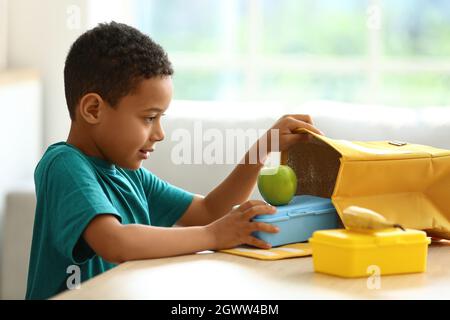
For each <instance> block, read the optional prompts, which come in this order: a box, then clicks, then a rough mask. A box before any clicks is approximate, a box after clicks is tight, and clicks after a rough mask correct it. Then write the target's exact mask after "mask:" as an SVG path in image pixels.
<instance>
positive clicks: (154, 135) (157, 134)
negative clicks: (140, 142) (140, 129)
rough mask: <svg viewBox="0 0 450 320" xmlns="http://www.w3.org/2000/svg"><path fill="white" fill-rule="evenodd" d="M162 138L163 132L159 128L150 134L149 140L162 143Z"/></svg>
mask: <svg viewBox="0 0 450 320" xmlns="http://www.w3.org/2000/svg"><path fill="white" fill-rule="evenodd" d="M164 137H165V134H164V130H163V129H162V128H161V127H159V128H158V129H157V130H155V131H154V132H152V134H151V136H150V140H153V141H162V140H164Z"/></svg>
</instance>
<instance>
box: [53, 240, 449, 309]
mask: <svg viewBox="0 0 450 320" xmlns="http://www.w3.org/2000/svg"><path fill="white" fill-rule="evenodd" d="M380 281H381V282H380V288H379V289H376V288H372V289H370V287H373V284H374V283H373V282H371V284H372V286H368V279H367V278H359V279H343V278H338V277H333V276H328V275H325V274H319V273H315V272H314V271H313V264H312V258H311V257H303V258H294V259H286V260H278V261H261V260H254V259H250V258H245V257H239V256H234V255H230V254H225V253H217V252H210V251H205V252H201V253H197V254H193V255H186V256H180V257H173V258H164V259H153V260H140V261H132V262H127V263H124V264H121V265H119V266H117V267H116V268H114V269H112V270H110V271H108V272H105V273H104V274H101V275H99V276H97V277H95V278H93V279H90V280H89V281H87V282H85V283H83V284H82V285H81V288H80V289H78V290H72V291H66V292H64V293H62V294H60V295H57V296H55V297H54V299H155V300H160V299H181V300H184V299H219V300H222V299H450V242H445V241H441V242H437V243H433V244H431V246H430V247H429V251H428V269H427V272H426V273H419V274H407V275H395V276H382V277H381V280H380Z"/></svg>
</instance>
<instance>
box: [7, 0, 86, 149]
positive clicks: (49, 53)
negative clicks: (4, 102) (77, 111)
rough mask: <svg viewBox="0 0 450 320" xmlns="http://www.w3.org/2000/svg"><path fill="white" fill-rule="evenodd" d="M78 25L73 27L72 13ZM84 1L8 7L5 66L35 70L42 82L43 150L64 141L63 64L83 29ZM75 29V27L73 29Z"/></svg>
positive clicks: (21, 0)
mask: <svg viewBox="0 0 450 320" xmlns="http://www.w3.org/2000/svg"><path fill="white" fill-rule="evenodd" d="M73 6H75V8H79V12H80V19H79V20H80V25H79V26H78V28H74V24H73V21H74V19H73V11H70V12H68V10H70V8H72V9H73V8H74V7H73ZM85 12H86V0H57V1H55V0H39V1H35V0H14V1H10V2H9V6H8V18H9V19H8V20H9V21H8V25H9V28H8V50H7V51H8V67H9V68H23V67H32V68H35V69H37V70H38V71H39V72H40V74H41V77H42V80H43V101H44V110H43V132H42V138H43V141H44V143H43V144H44V145H43V149H45V148H46V147H47V146H48V145H49V144H51V143H54V142H56V141H59V140H65V138H66V137H67V133H68V130H69V128H70V118H69V114H68V111H67V107H66V103H65V97H64V82H63V80H64V78H63V70H64V61H65V57H66V55H67V52H68V50H69V48H70V45H71V44H72V43H73V41H74V40H75V39H76V38H77V37H78V36H79V35H80V34H81V33H82V32H83V31H84V30H85V27H84V26H85V25H86V20H87V16H86V14H85ZM75 27H76V26H75Z"/></svg>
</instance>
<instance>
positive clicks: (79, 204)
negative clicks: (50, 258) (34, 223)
mask: <svg viewBox="0 0 450 320" xmlns="http://www.w3.org/2000/svg"><path fill="white" fill-rule="evenodd" d="M47 205H48V206H49V209H50V210H49V212H50V213H51V215H52V216H51V219H50V224H51V225H50V237H51V241H52V243H53V244H54V245H55V246H56V249H57V250H58V251H59V252H60V253H61V254H62V255H63V256H65V257H67V258H69V259H70V260H71V261H72V262H73V263H76V264H82V263H84V262H86V261H87V260H88V259H90V258H92V257H93V256H94V255H95V252H94V251H93V250H92V249H91V248H90V247H89V246H88V244H87V243H86V242H85V240H84V239H83V237H82V235H83V232H84V230H85V229H86V227H87V226H88V224H89V223H90V222H91V220H92V219H93V218H94V217H96V216H97V215H101V214H112V215H115V216H117V218H118V219H119V221H121V220H122V218H121V216H120V214H119V213H118V212H117V210H116V209H115V208H114V206H113V205H112V204H111V202H110V201H109V199H108V198H107V197H106V195H105V193H104V192H103V190H102V188H101V186H100V184H99V183H98V181H97V178H96V174H95V171H94V170H93V168H92V167H91V166H90V165H89V163H88V162H87V161H86V160H84V159H83V158H82V157H80V156H78V155H76V154H73V153H63V154H60V155H58V157H57V158H56V159H54V161H53V162H52V164H51V166H50V168H49V170H48V176H47Z"/></svg>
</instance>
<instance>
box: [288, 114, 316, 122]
mask: <svg viewBox="0 0 450 320" xmlns="http://www.w3.org/2000/svg"><path fill="white" fill-rule="evenodd" d="M286 116H287V117H291V118H294V119H296V120H300V121H303V122H306V123H309V124H311V125H313V121H312V118H311V116H310V115H309V114H288V115H286Z"/></svg>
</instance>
